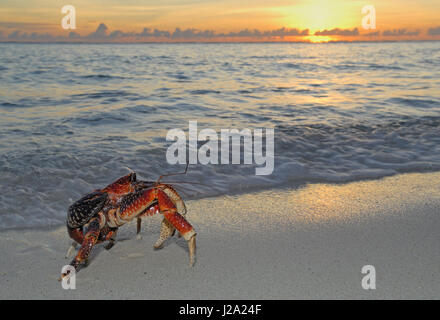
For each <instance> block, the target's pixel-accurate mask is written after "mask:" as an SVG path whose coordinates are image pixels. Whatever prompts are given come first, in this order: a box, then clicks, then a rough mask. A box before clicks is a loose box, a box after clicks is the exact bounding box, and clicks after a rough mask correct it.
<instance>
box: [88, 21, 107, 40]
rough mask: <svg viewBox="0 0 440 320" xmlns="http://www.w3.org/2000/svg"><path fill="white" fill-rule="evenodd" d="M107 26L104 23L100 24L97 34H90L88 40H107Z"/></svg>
mask: <svg viewBox="0 0 440 320" xmlns="http://www.w3.org/2000/svg"><path fill="white" fill-rule="evenodd" d="M107 30H108V28H107V26H106V25H105V24H104V23H100V24H99V26H98V28H97V29H96V31H95V32H92V33H90V34H89V35H88V36H87V38H90V39H105V38H107Z"/></svg>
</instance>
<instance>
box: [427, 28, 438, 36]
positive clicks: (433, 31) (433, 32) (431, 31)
mask: <svg viewBox="0 0 440 320" xmlns="http://www.w3.org/2000/svg"><path fill="white" fill-rule="evenodd" d="M428 35H430V36H440V27H437V28H429V30H428Z"/></svg>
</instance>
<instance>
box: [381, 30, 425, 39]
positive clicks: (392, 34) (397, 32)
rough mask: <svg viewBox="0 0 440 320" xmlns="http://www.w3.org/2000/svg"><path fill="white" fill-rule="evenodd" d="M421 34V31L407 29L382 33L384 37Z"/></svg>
mask: <svg viewBox="0 0 440 320" xmlns="http://www.w3.org/2000/svg"><path fill="white" fill-rule="evenodd" d="M419 34H420V30H415V31H408V30H406V29H394V30H385V31H384V32H383V33H382V35H383V36H384V37H403V36H418V35H419Z"/></svg>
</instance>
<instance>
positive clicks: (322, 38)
mask: <svg viewBox="0 0 440 320" xmlns="http://www.w3.org/2000/svg"><path fill="white" fill-rule="evenodd" d="M304 39H305V40H306V41H310V42H312V43H325V42H330V41H335V40H336V39H335V38H334V37H331V36H307V37H304Z"/></svg>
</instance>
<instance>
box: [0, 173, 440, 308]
mask: <svg viewBox="0 0 440 320" xmlns="http://www.w3.org/2000/svg"><path fill="white" fill-rule="evenodd" d="M187 206H188V215H187V217H188V220H190V221H191V223H192V224H193V225H194V227H195V228H196V230H197V233H198V235H197V245H198V247H197V262H196V265H195V266H194V267H193V268H189V267H188V250H187V247H186V243H185V241H184V240H183V239H182V238H177V237H176V236H175V237H173V238H172V239H170V240H168V241H167V243H166V245H165V247H164V248H163V249H161V250H158V251H154V250H153V247H152V246H153V243H154V242H155V240H156V239H157V237H158V235H159V230H160V219H161V217H160V216H155V217H150V218H147V219H145V220H144V223H143V231H142V235H143V238H142V239H141V240H138V239H136V235H135V231H136V226H135V223H131V224H129V225H126V226H123V227H122V228H121V229H120V233H119V235H118V242H117V243H116V245H115V246H114V247H113V248H112V249H111V250H110V251H106V250H104V249H103V245H98V246H97V247H96V248H95V250H94V251H93V253H92V257H91V259H90V264H89V266H88V267H87V268H83V269H82V270H80V271H79V272H78V273H77V277H76V289H75V290H64V289H62V287H61V285H60V283H59V282H58V281H57V279H58V277H59V275H60V272H61V268H62V266H63V265H65V264H67V263H68V262H69V261H70V260H66V259H65V258H64V255H65V253H66V250H67V248H68V246H69V244H70V240H69V239H68V237H67V232H66V230H65V228H64V227H57V228H55V229H50V230H10V231H4V232H1V233H0V253H1V259H0V299H24V298H26V299H49V298H55V299H101V298H105V299H132V298H137V299H322V298H326V299H346V298H350V299H383V298H384V299H391V298H394V299H406V298H411V299H413V298H415V299H419V298H428V299H438V298H440V269H439V266H440V173H427V174H405V175H399V176H395V177H389V178H385V179H381V180H373V181H363V182H355V183H349V184H341V185H330V184H310V185H307V186H305V187H302V188H299V189H282V190H271V191H264V192H255V193H249V194H242V195H238V196H223V197H217V198H206V199H202V200H193V201H188V202H187ZM364 265H373V266H374V267H375V268H376V290H364V289H362V287H361V280H362V277H363V274H362V273H361V269H362V267H363V266H364Z"/></svg>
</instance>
